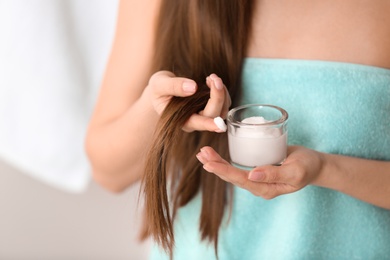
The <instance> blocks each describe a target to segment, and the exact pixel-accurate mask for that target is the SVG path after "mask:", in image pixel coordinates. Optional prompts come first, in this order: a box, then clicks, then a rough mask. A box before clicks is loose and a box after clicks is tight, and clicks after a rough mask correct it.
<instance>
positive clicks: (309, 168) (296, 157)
mask: <svg viewBox="0 0 390 260" xmlns="http://www.w3.org/2000/svg"><path fill="white" fill-rule="evenodd" d="M196 157H197V158H198V160H199V161H200V162H201V163H202V164H203V168H204V169H205V170H206V171H208V172H211V173H214V174H216V175H217V176H219V177H220V178H221V179H223V180H225V181H227V182H230V183H232V184H234V185H236V186H238V187H241V188H243V189H246V190H248V191H250V192H251V193H253V194H254V195H256V196H260V197H263V198H265V199H272V198H275V197H277V196H279V195H282V194H287V193H292V192H295V191H298V190H300V189H302V188H303V187H305V186H306V185H308V184H312V183H314V182H315V181H316V180H317V179H318V178H319V176H320V173H321V172H322V168H323V164H324V161H323V156H322V154H321V153H319V152H316V151H313V150H310V149H307V148H304V147H300V146H291V147H289V150H288V157H287V158H286V160H285V161H284V163H283V164H282V165H281V166H273V165H266V166H260V167H256V168H254V169H253V170H251V171H245V170H241V169H238V168H236V167H233V166H232V165H230V164H229V163H228V162H227V161H225V160H224V159H222V158H221V157H220V156H219V155H218V154H217V152H216V151H214V150H213V149H212V148H211V147H204V148H202V149H201V151H200V152H199V153H198V154H197V156H196Z"/></svg>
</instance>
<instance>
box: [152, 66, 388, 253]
mask: <svg viewBox="0 0 390 260" xmlns="http://www.w3.org/2000/svg"><path fill="white" fill-rule="evenodd" d="M241 103H242V104H247V103H267V104H273V105H278V106H281V107H283V108H284V109H286V110H287V111H288V112H289V115H290V118H289V130H288V131H289V132H288V133H289V143H290V144H297V145H304V146H306V147H309V148H312V149H316V150H319V151H323V152H328V153H336V154H345V155H350V156H359V157H365V158H372V159H379V160H390V70H387V69H382V68H377V67H371V66H364V65H357V64H349V63H339V62H323V61H304V60H278V59H254V58H249V59H246V60H245V63H244V70H243V92H242V99H241ZM200 196H201V194H198V196H197V197H196V198H195V199H193V200H192V201H191V202H190V203H189V204H188V205H187V206H186V207H184V208H182V209H180V211H179V214H178V218H177V221H176V223H175V238H176V248H175V253H174V259H215V255H214V251H213V246H212V245H208V244H206V243H204V242H202V243H201V242H199V241H200V237H199V232H198V226H199V212H200V207H201V198H200ZM389 199H390V198H389ZM227 215H228V214H226V216H225V220H224V224H223V226H222V227H221V231H220V240H219V257H220V259H245V260H246V259H389V258H390V211H389V210H385V209H381V208H378V207H375V206H372V205H370V204H367V203H365V202H362V201H359V200H357V199H354V198H352V197H349V196H347V195H344V194H342V193H339V192H336V191H332V190H329V189H324V188H319V187H315V186H308V187H306V188H304V189H302V190H300V191H298V192H295V193H293V194H288V195H283V196H280V197H278V198H275V199H273V200H269V201H267V200H264V199H262V198H258V197H255V196H253V195H252V194H251V193H249V192H248V191H246V190H242V189H240V188H235V189H234V199H233V211H232V215H231V218H230V220H229V221H228V216H227ZM152 258H154V259H167V257H166V256H165V255H164V254H163V253H162V252H161V251H159V249H157V248H154V249H153V252H152Z"/></svg>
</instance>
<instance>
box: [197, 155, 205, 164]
mask: <svg viewBox="0 0 390 260" xmlns="http://www.w3.org/2000/svg"><path fill="white" fill-rule="evenodd" d="M196 158H198V160H199V161H200V162H201V163H202V164H205V163H206V160H205V158H204V157H203V156H202V153H198V154H197V155H196Z"/></svg>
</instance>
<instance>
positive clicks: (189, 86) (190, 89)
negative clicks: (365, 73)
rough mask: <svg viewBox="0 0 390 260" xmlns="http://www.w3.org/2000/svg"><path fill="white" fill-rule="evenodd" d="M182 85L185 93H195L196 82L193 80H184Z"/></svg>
mask: <svg viewBox="0 0 390 260" xmlns="http://www.w3.org/2000/svg"><path fill="white" fill-rule="evenodd" d="M182 87H183V90H184V92H186V93H195V91H196V83H195V82H193V81H185V82H184V83H183V86H182Z"/></svg>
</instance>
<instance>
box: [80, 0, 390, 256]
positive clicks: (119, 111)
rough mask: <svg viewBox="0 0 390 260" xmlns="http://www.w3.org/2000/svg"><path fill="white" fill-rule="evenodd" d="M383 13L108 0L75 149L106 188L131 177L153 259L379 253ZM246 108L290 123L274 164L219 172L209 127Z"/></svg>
mask: <svg viewBox="0 0 390 260" xmlns="http://www.w3.org/2000/svg"><path fill="white" fill-rule="evenodd" d="M389 10H390V4H389V3H387V2H385V1H375V2H372V1H371V2H369V3H368V2H367V3H365V2H359V3H356V1H353V0H346V1H341V2H340V1H332V2H324V1H314V2H313V1H299V2H296V1H294V3H292V2H288V1H283V2H280V1H229V2H227V1H206V0H204V1H200V0H198V1H195V0H193V1H174V0H167V1H164V0H161V1H143V2H142V3H141V1H134V2H131V3H130V2H129V1H122V2H121V4H120V7H119V18H118V24H117V33H116V36H115V41H114V45H113V49H112V53H111V56H110V60H109V62H108V66H107V71H106V75H105V78H104V81H103V85H102V89H101V92H100V96H99V100H98V103H97V106H96V110H95V113H94V115H93V118H92V120H91V124H90V128H89V132H88V136H87V142H86V148H87V152H88V155H89V157H90V160H91V164H92V167H93V171H94V177H95V179H96V180H97V181H98V182H99V183H101V184H102V185H103V186H104V187H106V188H107V189H109V190H112V191H121V190H123V189H125V188H126V187H128V186H130V185H131V184H132V183H134V182H136V181H138V180H139V179H141V178H143V184H144V191H145V202H146V205H145V206H146V216H147V220H148V223H147V227H146V229H145V235H152V236H153V238H154V239H155V241H156V242H157V244H158V245H160V246H161V248H162V249H163V250H158V249H157V248H155V249H154V250H153V256H154V257H155V258H158V257H164V256H169V255H170V254H171V256H173V258H177V259H190V258H191V257H192V258H193V259H201V258H205V259H210V258H211V259H213V258H215V257H216V256H217V255H218V257H219V258H220V259H268V258H272V259H275V258H279V259H313V258H315V259H317V258H328V259H347V258H348V259H350V258H365V259H369V258H381V257H382V258H383V257H385V256H387V255H388V254H389V253H390V247H389V246H388V245H389V244H390V211H389V209H390V199H389V198H390V188H389V187H390V162H389V160H390V149H389V147H390V131H389V130H388V125H390V116H389V111H390V48H389V46H390V30H389V26H388V25H389V24H390V17H389V16H388V15H387V14H388V11H389ZM246 103H269V104H273V105H278V106H281V107H283V108H285V109H286V110H287V111H288V112H289V114H290V119H289V144H290V145H291V146H290V147H289V151H288V157H287V159H286V160H285V162H284V163H283V165H282V166H279V167H278V166H270V165H267V166H262V167H257V168H255V169H253V170H251V171H243V170H240V169H237V168H234V167H233V166H231V165H230V164H229V163H228V162H227V161H228V154H226V150H227V149H226V147H227V146H226V135H225V134H223V133H221V131H220V130H219V128H218V127H217V126H216V125H215V124H214V121H213V118H215V117H217V116H221V117H226V113H227V110H228V109H229V107H231V106H237V105H240V104H246ZM202 168H204V169H205V170H203V169H202ZM202 172H203V173H202ZM167 184H169V186H170V188H171V189H170V191H171V193H170V195H169V196H171V197H170V200H169V201H170V202H169V201H168V195H167V191H166V186H167ZM209 242H211V243H209Z"/></svg>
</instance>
